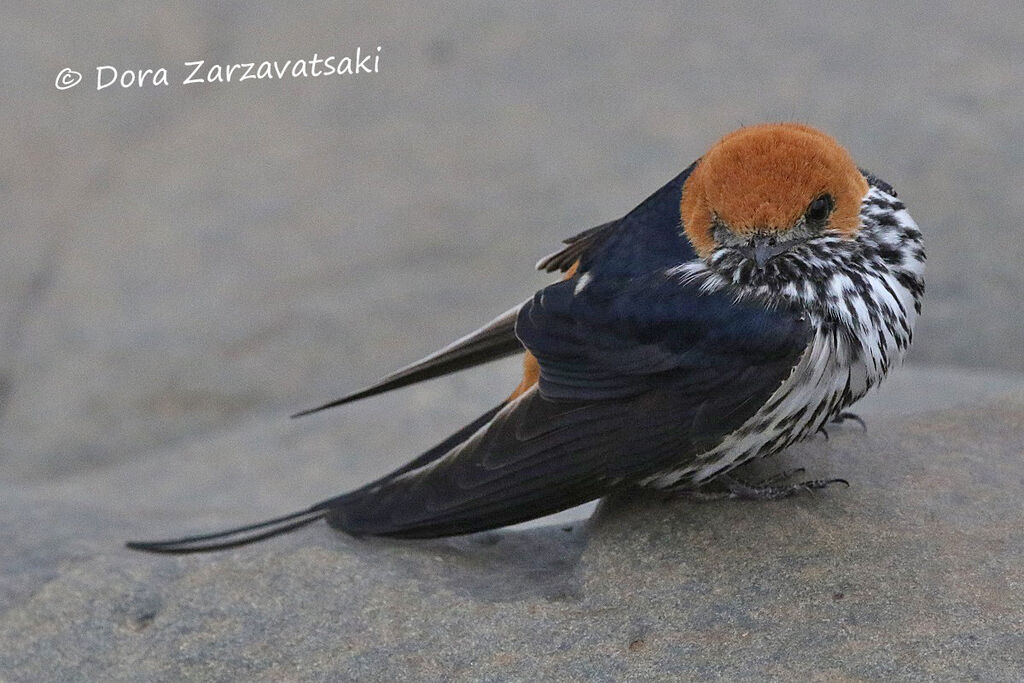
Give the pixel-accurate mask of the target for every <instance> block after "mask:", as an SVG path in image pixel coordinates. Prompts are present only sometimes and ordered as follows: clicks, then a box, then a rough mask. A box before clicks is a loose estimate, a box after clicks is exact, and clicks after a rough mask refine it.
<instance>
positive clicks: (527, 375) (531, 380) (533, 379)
mask: <svg viewBox="0 0 1024 683" xmlns="http://www.w3.org/2000/svg"><path fill="white" fill-rule="evenodd" d="M579 267H580V262H579V261H577V262H576V263H574V264H572V267H571V268H569V270H567V271H565V275H564V276H563V277H562V279H563V280H568V279H569V278H571V277H572V276H574V275H575V274H576V270H577V269H578V268H579ZM539 380H540V363H538V362H537V358H536V356H534V355H533V354H532V353H530V352H529V351H527V352H526V355H525V356H524V357H523V380H522V381H521V382H520V383H519V386H517V387H516V389H515V391H513V392H512V393H511V394H510V395H509V397H508V398H507V399H505V400H506V401H512V400H514V399H517V398H519V397H520V396H522V395H523V394H525V393H526V392H527V391H529V390H530V388H531V387H532V386H533V385H534V384H536V383H537V382H538V381H539Z"/></svg>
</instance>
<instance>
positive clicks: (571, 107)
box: [0, 2, 1024, 505]
mask: <svg viewBox="0 0 1024 683" xmlns="http://www.w3.org/2000/svg"><path fill="white" fill-rule="evenodd" d="M167 5H168V3H162V2H137V3H133V4H132V6H131V8H130V10H129V8H127V7H125V6H120V5H118V4H115V3H106V2H84V3H76V4H75V5H74V6H73V8H69V7H67V6H65V5H64V4H63V3H55V2H44V3H36V2H9V3H5V5H4V9H3V10H2V16H3V22H2V24H3V26H4V28H3V29H0V30H2V32H3V36H4V37H3V40H2V41H0V74H2V83H3V88H4V96H3V97H2V98H0V117H2V122H3V125H2V126H0V159H2V164H0V203H2V207H3V210H2V212H0V236H2V244H3V249H0V287H2V292H3V296H2V297H0V477H2V480H4V481H7V482H21V483H23V484H27V483H30V482H40V481H43V480H51V481H52V480H60V479H61V478H66V477H73V476H78V475H82V474H83V473H87V472H90V471H108V472H111V471H115V472H116V469H114V470H112V469H111V468H116V467H117V466H118V465H119V464H123V463H127V462H134V461H139V460H142V459H146V458H151V459H158V460H163V461H164V463H165V466H167V467H171V468H172V469H173V463H174V458H176V457H178V456H177V455H175V454H176V453H178V452H179V451H178V450H176V449H179V448H180V447H182V446H181V445H182V444H185V448H186V450H187V445H188V444H190V443H196V442H197V439H200V438H202V439H207V442H206V443H205V444H204V445H203V446H202V447H198V446H197V447H196V448H194V449H192V450H193V451H194V452H193V455H192V457H193V459H194V461H196V462H202V463H206V464H207V466H211V467H212V466H215V463H216V462H217V459H218V457H219V453H221V452H226V451H229V450H231V449H230V448H228V447H227V446H225V445H224V443H220V442H218V441H217V438H219V437H218V436H217V435H223V434H227V433H232V430H238V429H242V430H243V431H246V430H247V433H248V434H250V436H248V437H245V438H243V439H242V440H241V441H238V442H236V443H235V444H234V448H235V450H238V451H240V452H241V455H240V456H239V460H238V463H240V465H239V466H241V467H252V468H258V467H260V466H261V465H259V464H258V463H256V462H250V461H247V460H246V455H245V451H246V450H247V449H249V447H250V446H251V445H252V443H250V442H253V443H254V442H261V443H262V442H265V441H266V439H263V436H261V435H267V434H270V435H273V437H272V439H276V440H279V441H274V442H273V448H271V449H269V450H270V451H271V454H270V455H269V456H267V455H263V456H260V457H261V458H263V457H272V458H273V457H277V458H279V459H280V460H279V462H278V467H280V463H281V461H284V462H291V463H294V467H291V468H289V471H288V472H287V473H283V474H281V473H279V479H280V482H279V483H278V484H277V485H278V487H279V488H280V489H281V491H283V492H287V493H289V494H296V493H298V492H300V489H301V492H302V493H305V492H306V491H307V489H308V491H309V492H310V495H313V494H316V495H319V494H329V493H334V492H336V491H335V489H338V488H339V486H338V480H337V477H336V475H331V476H327V475H325V474H324V470H323V469H317V467H319V465H317V466H314V465H307V464H306V463H308V462H312V461H311V460H309V458H314V459H317V458H318V459H319V460H316V462H319V463H321V464H323V465H325V464H330V463H334V465H333V466H336V467H337V468H339V469H342V468H343V469H345V472H346V473H348V475H351V477H352V478H353V481H357V480H359V479H360V478H361V477H368V476H371V475H373V474H380V473H382V472H383V471H384V470H385V469H387V466H388V465H389V464H393V463H397V462H399V461H402V460H405V459H406V458H408V457H409V456H412V455H414V454H415V453H416V452H417V451H419V450H420V449H421V448H422V447H424V446H427V445H429V442H430V441H431V440H432V439H439V438H441V437H442V436H443V435H444V434H445V433H447V432H448V431H449V430H451V429H452V428H454V427H457V426H459V425H460V424H461V423H462V422H463V421H465V419H467V418H469V417H472V416H475V415H476V414H478V413H479V412H482V411H483V410H484V409H485V408H486V407H489V406H490V405H491V404H492V403H493V402H495V401H497V400H498V399H500V398H501V397H502V396H503V395H504V394H506V393H507V392H508V391H509V390H510V389H511V387H512V386H513V385H514V384H515V382H516V377H515V375H516V372H517V370H516V363H515V361H509V362H505V363H502V364H499V365H497V366H494V367H491V368H487V369H484V370H481V371H479V372H475V373H469V374H466V375H464V376H463V375H460V376H458V377H454V378H449V379H444V380H438V381H436V382H434V383H432V384H431V385H429V386H426V387H419V388H414V389H408V390H406V391H405V392H403V393H402V395H401V396H398V397H397V398H388V397H385V398H381V399H374V400H373V401H370V402H368V403H367V404H365V405H361V406H353V407H352V408H351V409H348V410H347V412H346V413H345V414H338V413H334V414H329V417H328V416H323V417H318V418H309V419H308V420H307V421H300V422H289V421H288V420H287V417H286V416H287V414H289V413H290V412H293V411H295V410H298V409H301V408H305V407H308V406H310V405H312V404H315V403H318V402H320V401H322V400H325V399H328V398H332V397H334V396H336V395H338V394H341V393H344V392H346V391H349V390H352V389H354V388H357V387H358V386H359V385H362V384H364V383H366V382H368V381H370V380H373V379H375V378H376V377H378V376H379V375H381V374H383V373H384V372H386V371H389V370H391V369H394V368H396V367H397V366H399V365H401V364H404V363H406V362H408V361H411V360H413V359H415V358H417V357H419V356H420V355H422V354H424V353H426V352H429V351H432V350H434V349H435V348H437V347H438V346H440V345H442V344H443V343H446V342H448V341H449V340H451V339H453V338H454V337H456V336H459V335H461V334H463V333H465V332H467V331H469V330H471V329H473V328H474V327H476V326H477V325H478V324H480V323H482V322H485V321H487V320H489V319H490V318H491V317H492V316H493V315H495V314H496V313H498V312H501V311H503V310H505V309H506V308H507V307H508V306H510V305H512V304H514V303H517V302H518V301H520V300H522V299H523V298H525V297H526V296H528V295H529V294H531V293H532V292H533V291H534V290H535V289H536V288H538V287H540V286H542V285H543V284H545V282H547V280H548V279H547V278H546V277H544V276H542V275H540V274H537V273H535V272H533V270H532V267H533V263H534V262H535V261H536V260H537V259H538V258H539V257H540V256H543V255H545V254H547V253H549V252H550V251H552V250H553V249H554V248H556V247H557V245H558V243H559V241H560V240H561V239H562V238H563V237H566V236H569V235H571V234H574V233H575V232H577V231H580V230H582V229H584V228H587V227H590V226H592V225H596V224H598V223H601V222H604V221H607V220H609V219H612V218H615V217H618V216H620V215H622V214H623V213H625V212H626V211H628V210H629V209H631V208H632V207H633V206H634V205H636V204H637V203H639V202H640V201H641V200H642V199H643V198H644V197H646V196H647V195H648V194H649V193H651V192H652V191H653V190H655V189H657V188H658V187H659V186H660V185H661V184H663V183H664V182H665V181H667V180H668V179H670V178H671V177H673V176H674V175H676V174H677V173H678V172H679V171H680V170H681V169H682V168H684V167H685V166H686V165H688V164H689V163H690V162H691V161H692V160H693V159H695V158H696V157H697V156H699V155H700V154H701V152H702V151H703V150H704V149H705V148H706V147H707V146H708V145H709V144H710V143H712V142H713V141H714V140H715V139H716V138H718V137H719V136H721V135H722V134H724V133H726V132H728V131H730V130H732V129H734V128H736V127H738V126H741V125H744V124H751V123H756V122H761V121H768V120H798V121H803V122H807V123H810V124H812V125H815V126H818V127H821V128H823V129H824V130H826V131H828V132H829V133H831V134H833V135H835V136H836V137H837V138H838V139H839V140H840V141H841V142H842V143H843V144H845V145H846V146H847V147H848V148H849V149H850V151H851V152H852V154H853V156H854V158H855V159H856V160H857V161H858V163H860V164H861V165H862V166H864V167H865V168H867V169H870V170H872V171H874V172H875V173H877V174H878V175H879V176H880V177H882V178H884V179H885V180H887V181H888V182H890V183H892V184H893V185H894V186H895V187H896V188H897V190H898V191H899V193H900V196H901V197H903V198H904V199H905V201H906V202H907V204H908V207H909V209H910V211H911V213H912V214H913V215H914V217H915V218H916V219H917V221H918V223H919V224H920V225H921V227H922V228H923V230H924V232H925V235H926V240H927V250H928V257H929V261H928V275H927V280H928V292H927V299H926V303H925V309H924V316H923V318H922V319H921V322H920V325H919V328H918V338H917V340H916V342H915V346H914V348H913V351H912V353H911V356H910V362H911V363H912V364H917V365H952V366H971V367H977V368H985V369H989V370H992V371H996V372H999V373H1006V372H1008V371H1022V370H1024V353H1022V352H1021V349H1022V348H1024V322H1022V317H1021V303H1020V302H1021V295H1022V294H1024V272H1022V269H1021V263H1022V258H1024V239H1022V233H1021V226H1022V223H1024V220H1022V219H1024V192H1022V191H1021V188H1022V187H1024V145H1022V144H1021V139H1022V132H1024V119H1022V117H1021V112H1022V111H1024V40H1022V36H1021V30H1022V29H1021V27H1022V26H1024V5H1022V4H1021V3H1019V2H1002V3H998V2H996V3H978V4H970V5H968V4H967V3H949V4H942V3H919V4H916V5H915V4H897V5H893V4H892V3H858V4H856V5H827V4H821V3H814V2H798V3H771V4H767V3H754V4H749V5H730V6H729V7H728V8H726V7H725V6H724V5H719V4H718V3H708V4H706V5H693V6H689V5H687V4H680V3H649V4H644V5H643V6H642V7H637V8H634V9H627V8H625V7H624V6H622V5H620V4H619V3H588V4H582V3H580V4H576V5H572V6H570V5H562V4H557V5H553V4H550V3H516V4H514V6H510V4H509V3H451V2H445V3H406V4H405V5H404V6H398V5H396V4H394V3H365V4H360V3H351V2H330V3H326V2H320V3H305V4H304V6H302V7H301V8H300V7H294V6H288V7H284V6H281V7H269V6H266V4H257V3H249V2H220V3H205V2H179V3H174V6H173V7H168V6H167ZM377 46H381V52H380V63H379V73H375V74H360V75H354V76H324V77H320V78H306V79H301V78H285V79H283V80H270V81H248V82H244V83H230V84H206V85H188V86H184V85H181V81H182V80H183V79H184V77H185V76H186V74H187V70H186V67H185V66H184V63H185V62H186V61H192V60H198V59H203V60H206V63H207V64H211V65H212V64H231V63H238V62H261V61H264V60H279V61H284V60H288V59H292V60H295V59H307V60H308V59H311V58H312V56H313V54H314V53H318V54H319V55H320V56H321V57H322V56H325V55H335V56H337V57H339V58H340V57H346V56H353V55H354V54H355V50H356V48H357V47H359V48H361V50H362V51H363V53H364V54H365V52H367V51H375V49H376V47H377ZM100 65H112V66H115V67H116V68H117V69H119V70H124V69H134V70H138V69H146V68H151V69H156V68H159V67H165V68H167V69H168V77H169V81H170V85H169V86H157V87H154V86H150V87H144V88H138V87H130V88H121V87H119V86H112V87H108V88H105V89H103V90H101V91H97V90H96V67H97V66H100ZM64 68H71V69H74V70H76V71H79V72H82V74H83V76H84V78H83V81H82V83H80V84H79V85H78V86H77V87H75V88H72V89H68V90H64V91H61V90H58V89H57V88H56V87H55V85H54V82H55V78H56V76H57V74H58V72H60V71H61V69H64ZM257 421H258V422H260V423H262V424H263V425H265V426H262V427H260V429H262V430H263V431H260V430H258V429H255V428H252V425H253V424H254V422H257ZM246 425H249V427H246ZM253 434H255V436H253ZM267 438H268V439H270V438H271V437H267ZM210 439H213V441H209V440H210ZM246 439H248V440H249V441H246ZM261 439H262V441H261ZM222 441H223V440H222ZM217 443H220V445H219V446H217V447H214V446H212V445H210V444H217ZM222 447H223V448H222ZM250 452H251V450H250ZM274 454H276V455H274ZM339 457H342V458H344V459H347V460H345V462H344V463H343V464H338V463H339ZM325 466H326V465H325ZM307 467H308V468H311V469H304V468H307ZM139 476H140V477H141V478H140V479H139V481H138V482H137V483H138V486H139V487H144V486H146V485H149V483H148V482H146V481H144V479H145V477H142V476H141V475H139ZM203 476H205V477H206V478H207V479H208V480H209V482H210V486H211V487H216V486H218V485H221V486H222V485H223V482H224V481H225V476H230V474H226V473H217V472H208V473H207V474H205V475H203ZM289 477H293V478H294V480H292V479H289ZM319 477H323V480H322V481H321V480H320V479H319ZM331 477H334V479H332V478H331ZM115 478H116V477H115ZM68 481H70V479H69V480H68ZM82 481H86V480H82ZM217 482H220V484H218V483H217ZM289 482H290V483H289ZM169 486H170V490H173V491H177V492H179V494H180V492H181V489H182V486H181V483H180V482H172V483H171V484H170V485H169ZM271 488H272V486H271ZM110 490H116V489H110ZM207 493H208V492H207ZM197 495H198V494H197ZM252 495H253V496H255V497H257V498H258V496H259V495H260V493H259V492H254V493H252ZM197 500H198V499H197ZM205 500H207V501H209V497H208V496H207V497H206V498H205ZM304 502H309V501H308V500H305V501H304ZM154 505H156V503H154Z"/></svg>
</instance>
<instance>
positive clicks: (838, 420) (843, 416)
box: [821, 412, 868, 438]
mask: <svg viewBox="0 0 1024 683" xmlns="http://www.w3.org/2000/svg"><path fill="white" fill-rule="evenodd" d="M847 420H852V421H854V422H856V423H857V424H859V425H860V428H861V429H863V430H864V431H865V432H866V431H868V425H867V423H866V422H864V419H863V418H862V417H861V416H860V415H858V414H857V413H851V412H842V413H839V414H838V415H836V416H835V418H833V420H832V424H836V425H841V424H843V423H844V422H846V421H847ZM821 431H824V430H821ZM826 438H828V437H827V432H826Z"/></svg>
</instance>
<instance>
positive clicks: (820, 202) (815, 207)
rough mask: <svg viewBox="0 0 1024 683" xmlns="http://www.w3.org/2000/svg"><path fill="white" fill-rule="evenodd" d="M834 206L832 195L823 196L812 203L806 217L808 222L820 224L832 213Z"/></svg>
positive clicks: (805, 214)
mask: <svg viewBox="0 0 1024 683" xmlns="http://www.w3.org/2000/svg"><path fill="white" fill-rule="evenodd" d="M832 206H833V203H832V195H829V194H823V195H821V196H820V197H818V198H817V199H815V200H814V201H813V202H811V203H810V205H809V206H808V207H807V211H806V212H805V213H804V216H805V217H806V218H807V220H808V221H811V222H813V223H820V222H821V221H823V220H825V219H826V218H828V215H829V214H830V213H832Z"/></svg>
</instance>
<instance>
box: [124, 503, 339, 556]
mask: <svg viewBox="0 0 1024 683" xmlns="http://www.w3.org/2000/svg"><path fill="white" fill-rule="evenodd" d="M326 514H327V510H324V509H320V508H317V507H316V506H314V507H312V508H308V509H306V510H302V511H301V512H294V513H292V514H290V515H284V516H283V517H275V518H274V519H268V520H266V521H264V522H258V523H256V524H249V525H247V526H240V527H236V528H234V529H228V530H226V531H218V532H216V533H212V534H202V535H199V536H186V537H184V538H175V539H172V540H166V541H128V542H127V543H125V545H126V546H127V547H128V548H130V549H132V550H141V551H143V552H148V553H163V554H168V555H183V554H186V553H202V552H208V551H211V550H226V549H228V548H236V547H238V546H241V545H248V544H250V543H256V542H257V541H262V540H264V539H266V538H271V537H273V536H278V535H280V534H286V533H288V532H289V531H294V530H295V529H298V528H300V527H304V526H306V525H307V524H312V523H313V522H315V521H317V520H318V519H322V518H323V517H324V516H325V515H326Z"/></svg>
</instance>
